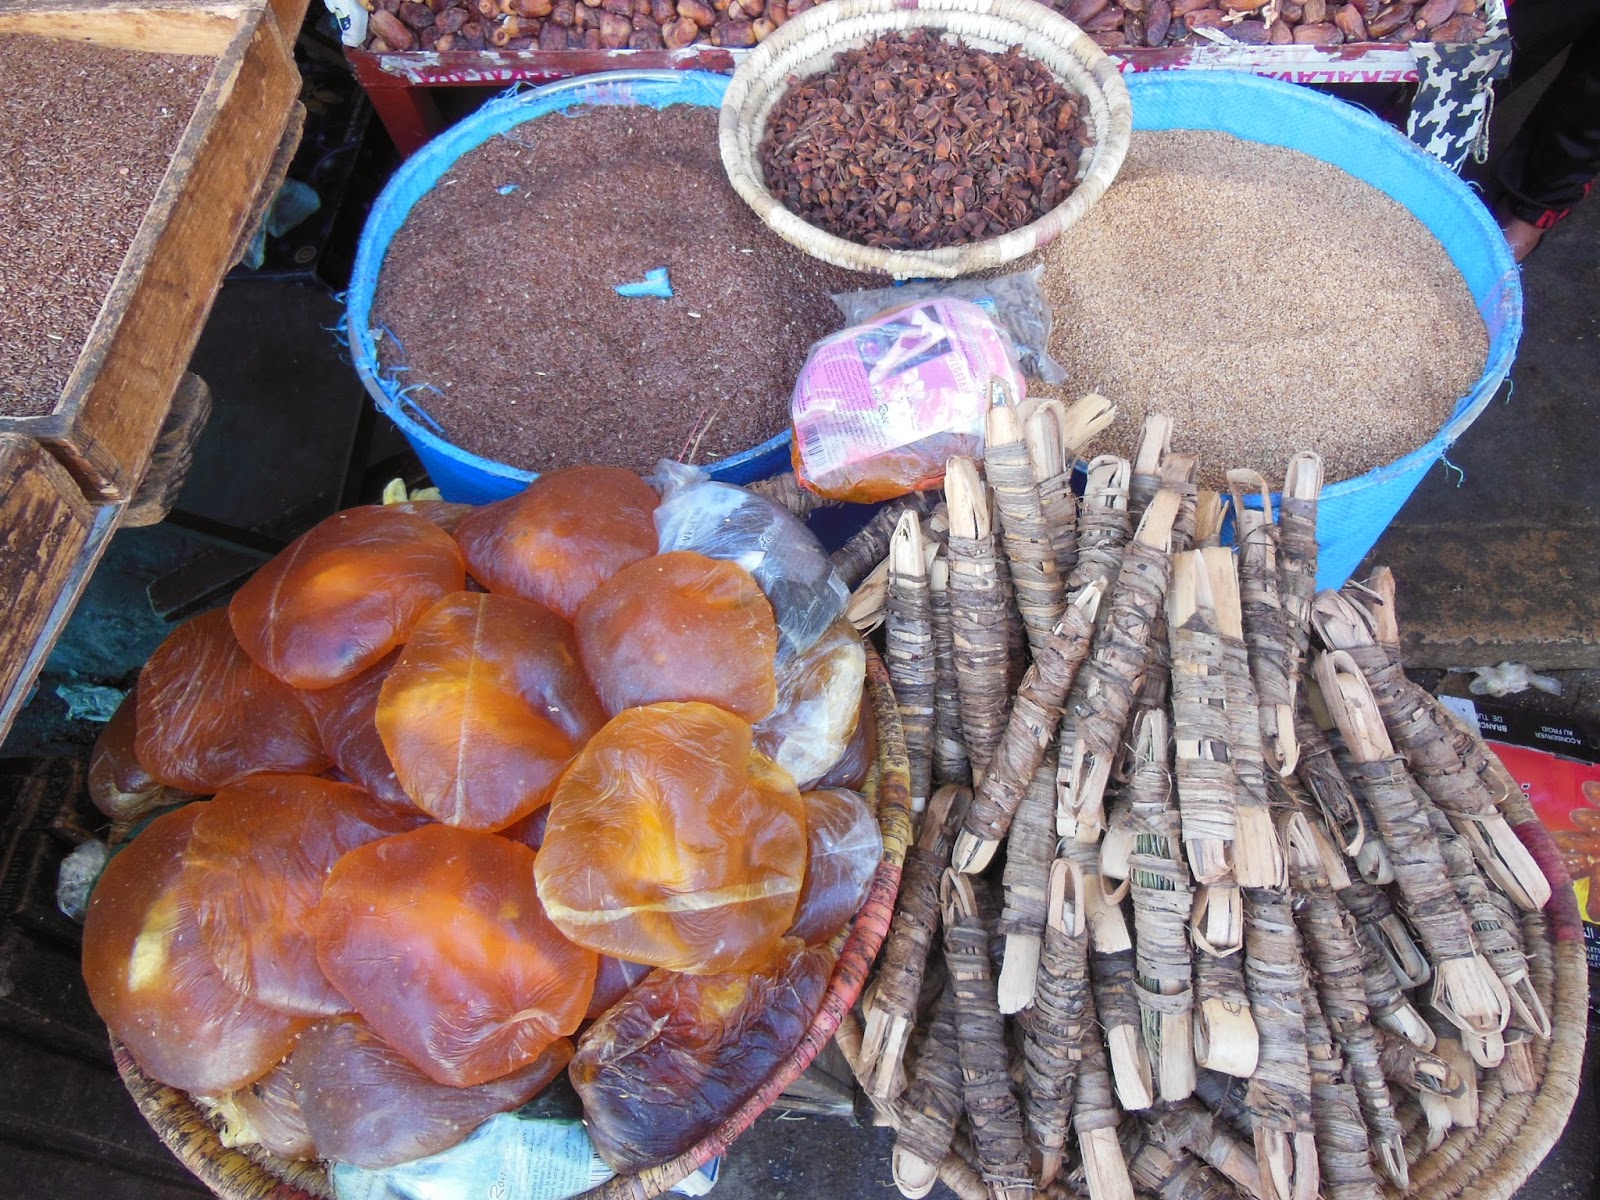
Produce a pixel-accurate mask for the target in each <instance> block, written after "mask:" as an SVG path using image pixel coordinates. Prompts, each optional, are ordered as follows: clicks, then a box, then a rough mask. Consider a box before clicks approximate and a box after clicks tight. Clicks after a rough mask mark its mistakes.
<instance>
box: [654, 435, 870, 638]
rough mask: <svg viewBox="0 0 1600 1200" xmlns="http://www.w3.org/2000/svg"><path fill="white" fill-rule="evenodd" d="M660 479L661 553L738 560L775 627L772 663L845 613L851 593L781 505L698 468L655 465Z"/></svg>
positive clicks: (802, 525)
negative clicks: (768, 607)
mask: <svg viewBox="0 0 1600 1200" xmlns="http://www.w3.org/2000/svg"><path fill="white" fill-rule="evenodd" d="M656 474H657V476H658V477H659V478H660V479H661V480H663V481H664V482H665V491H664V493H663V496H662V500H661V507H660V508H658V509H656V531H657V533H658V534H659V535H660V539H661V540H660V547H661V552H662V553H663V554H667V553H670V552H672V551H674V550H693V551H694V552H695V553H696V554H703V555H705V556H706V557H707V558H719V559H725V560H727V561H729V562H735V563H738V564H739V565H740V566H741V567H743V568H744V569H745V570H746V571H749V572H750V576H751V578H753V579H754V580H755V581H756V586H757V587H759V588H760V589H761V591H762V593H763V594H764V595H765V596H766V598H767V600H768V602H770V603H771V605H772V611H773V615H774V616H775V617H776V618H777V622H778V659H779V661H780V662H781V661H783V660H784V659H786V658H790V657H792V656H793V655H795V654H799V653H801V652H803V651H805V650H806V649H808V648H809V647H810V646H811V645H813V644H814V643H815V642H816V640H817V639H818V638H820V637H821V636H822V635H823V633H824V632H826V630H827V628H828V626H830V625H832V624H833V623H834V622H835V621H837V620H838V619H839V618H840V617H842V616H844V608H845V604H846V603H848V601H849V599H850V589H849V588H847V587H846V586H845V584H844V580H842V579H840V578H839V573H838V572H837V571H835V570H834V569H833V560H832V559H830V558H829V557H828V552H827V551H826V550H824V549H823V548H822V543H821V542H819V541H818V540H817V535H816V534H814V533H812V532H811V530H810V529H809V528H807V526H806V524H805V522H804V521H801V520H800V519H799V518H798V517H796V516H795V515H794V514H793V513H791V512H790V511H789V510H788V509H786V508H784V507H783V506H782V505H781V504H775V503H774V502H773V501H771V500H768V499H767V498H766V497H765V496H757V495H755V494H754V493H753V492H747V491H745V490H744V489H743V488H739V487H734V486H733V485H732V484H727V483H716V482H713V481H712V480H711V479H709V478H708V477H707V476H706V474H705V473H704V472H703V471H700V470H697V469H696V468H694V467H687V466H684V465H683V464H682V463H674V462H662V463H661V465H660V466H659V467H657V469H656Z"/></svg>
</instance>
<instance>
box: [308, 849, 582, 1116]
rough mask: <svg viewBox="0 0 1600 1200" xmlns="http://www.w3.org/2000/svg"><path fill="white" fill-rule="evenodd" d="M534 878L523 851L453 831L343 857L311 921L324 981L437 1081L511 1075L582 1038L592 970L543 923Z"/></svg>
mask: <svg viewBox="0 0 1600 1200" xmlns="http://www.w3.org/2000/svg"><path fill="white" fill-rule="evenodd" d="M533 876H534V852H533V851H532V850H529V849H528V848H527V847H526V846H522V845H519V844H518V843H516V842H513V841H510V840H508V839H506V838H502V837H498V836H496V835H494V834H488V833H474V832H471V831H469V830H465V829H456V828H454V827H452V826H449V825H428V826H425V827H424V828H422V829H418V830H416V831H414V832H412V833H403V834H400V835H399V836H397V837H391V838H385V839H384V840H383V841H380V842H372V843H370V844H368V845H366V846H362V847H360V848H358V849H356V850H352V851H351V852H350V853H349V854H347V855H345V856H344V857H343V858H342V859H340V860H339V862H338V863H337V864H336V865H335V866H334V868H333V872H332V873H331V874H330V875H329V876H328V882H327V885H326V886H325V887H324V888H323V893H322V905H321V907H320V908H319V910H318V913H317V918H316V930H317V958H318V961H319V962H320V963H321V964H322V969H323V973H324V974H326V975H327V977H328V978H329V980H331V981H332V982H333V984H334V986H335V987H337V988H338V989H339V991H340V992H342V993H343V994H344V995H345V996H346V997H347V998H348V999H349V1000H350V1001H351V1003H352V1004H354V1005H355V1008H356V1010H357V1011H358V1012H359V1013H360V1014H361V1016H362V1017H363V1018H364V1019H365V1020H366V1022H367V1023H368V1024H369V1025H371V1026H372V1028H373V1029H374V1030H375V1031H376V1032H377V1033H378V1034H379V1035H381V1036H382V1037H383V1039H384V1040H385V1041H387V1042H388V1043H389V1044H390V1045H391V1046H393V1047H394V1048H395V1049H396V1050H398V1051H399V1052H400V1053H401V1054H403V1055H405V1057H406V1058H407V1059H409V1060H410V1061H411V1062H412V1063H413V1064H414V1065H415V1066H416V1067H417V1068H418V1069H420V1070H421V1071H422V1072H423V1073H424V1074H426V1075H427V1076H428V1077H429V1078H431V1079H434V1080H437V1081H438V1082H439V1083H443V1084H449V1085H451V1086H453V1087H468V1086H471V1085H473V1084H478V1083H483V1082H485V1081H487V1080H490V1079H498V1078H499V1077H500V1076H502V1075H506V1074H509V1073H510V1072H512V1071H517V1070H520V1069H521V1068H523V1067H525V1066H527V1065H528V1064H529V1063H531V1062H533V1061H534V1060H535V1059H536V1058H538V1057H539V1055H540V1054H542V1053H543V1052H544V1050H545V1048H546V1047H548V1046H549V1044H550V1043H551V1042H552V1041H554V1040H555V1039H556V1038H558V1037H563V1036H565V1035H567V1034H569V1033H571V1032H572V1031H573V1030H575V1029H576V1028H577V1027H578V1024H579V1022H580V1021H582V1019H583V1014H584V1010H585V1009H586V1008H587V1007H588V1004H589V997H590V995H591V994H592V992H593V991H594V980H595V971H596V966H597V964H596V957H595V955H594V954H593V953H592V952H590V951H588V950H585V949H582V948H581V947H578V946H575V945H573V944H572V943H571V942H569V941H567V939H566V938H564V937H562V936H561V934H560V933H559V932H558V931H557V930H556V928H555V926H554V925H552V924H551V923H550V920H549V918H547V917H546V916H545V912H544V908H543V906H542V905H541V904H540V903H539V897H538V895H537V894H536V893H535V891H534V886H533Z"/></svg>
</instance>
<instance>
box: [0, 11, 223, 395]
mask: <svg viewBox="0 0 1600 1200" xmlns="http://www.w3.org/2000/svg"><path fill="white" fill-rule="evenodd" d="M214 65H215V62H214V60H212V59H209V58H202V57H191V56H187V55H184V56H180V55H169V54H143V53H134V52H130V51H125V50H110V49H106V48H104V47H100V46H92V45H85V44H81V43H78V42H70V41H57V40H55V39H45V38H37V37H22V36H18V35H0V78H4V79H5V80H6V86H5V92H4V95H3V96H0V312H3V313H4V314H5V320H4V332H3V333H0V414H5V415H8V416H19V417H23V416H42V415H44V414H46V413H49V412H52V411H53V410H54V409H55V407H56V405H57V403H59V401H60V399H61V392H62V390H63V388H65V386H66V383H67V377H68V376H69V375H70V374H71V372H72V367H73V364H74V363H75V362H76V361H77V359H78V355H79V353H80V352H81V351H82V350H83V347H84V344H85V342H87V341H88V338H89V330H90V327H91V326H92V325H93V324H94V321H95V318H96V317H97V316H98V315H99V313H100V307H101V305H102V304H103V303H104V301H105V299H106V294H107V293H108V292H109V291H110V290H111V282H112V280H113V279H114V278H115V277H116V273H117V269H118V268H119V267H120V266H121V265H122V259H123V256H124V255H126V254H127V252H128V247H129V246H130V245H132V243H133V237H134V234H135V233H136V232H138V228H139V222H140V221H141V220H142V219H143V218H144V214H145V210H146V209H147V208H149V206H150V202H151V200H152V199H154V197H155V193H156V188H157V187H158V186H159V185H160V183H161V177H162V175H163V174H164V173H165V172H166V169H167V162H168V160H169V159H170V158H171V157H172V153H173V151H174V150H175V149H177V146H178V142H179V140H180V139H181V138H182V136H183V130H184V127H185V126H186V125H187V124H188V121H189V117H190V115H191V114H192V113H193V111H194V106H195V102H196V101H197V100H198V99H199V97H200V93H201V91H202V90H203V89H204V88H205V84H206V80H207V79H208V78H209V77H210V74H211V69H212V67H213V66H214Z"/></svg>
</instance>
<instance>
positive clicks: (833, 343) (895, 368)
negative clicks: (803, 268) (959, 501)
mask: <svg viewBox="0 0 1600 1200" xmlns="http://www.w3.org/2000/svg"><path fill="white" fill-rule="evenodd" d="M996 378H998V379H1000V380H1002V381H1003V382H1004V383H1005V384H1006V385H1007V386H1008V389H1009V391H1010V394H1011V395H1012V396H1014V397H1016V400H1017V402H1020V401H1021V400H1022V399H1023V397H1024V396H1025V394H1026V385H1025V384H1024V382H1023V377H1022V372H1021V371H1020V370H1019V369H1018V366H1017V359H1016V355H1015V353H1014V351H1013V350H1012V347H1011V343H1010V339H1009V338H1008V337H1007V336H1006V334H1005V332H1004V331H1003V330H1002V329H1001V328H1000V327H999V326H998V325H996V324H995V323H994V321H993V320H991V319H990V318H989V316H988V314H987V313H985V312H984V311H983V310H982V309H981V308H979V307H978V306H977V305H976V304H971V303H968V302H967V301H965V300H948V299H934V300H920V301H917V302H914V303H911V304H906V305H902V306H901V307H899V308H893V309H888V310H886V311H884V312H881V313H879V314H878V315H877V316H875V317H873V318H872V319H871V320H869V321H866V322H864V323H862V324H860V325H852V326H851V327H850V328H848V329H844V330H841V331H840V332H838V333H836V334H834V335H832V336H831V337H827V338H824V339H823V340H822V341H820V342H818V343H817V344H816V345H815V346H813V347H812V348H811V353H810V354H809V355H808V356H807V357H806V361H805V365H804V366H802V367H801V368H800V377H799V378H798V379H797V380H796V381H795V387H794V399H793V402H792V403H791V406H790V414H791V416H792V418H793V421H794V449H793V458H794V469H795V474H796V476H797V477H798V478H799V479H800V481H801V482H802V483H804V484H805V485H806V486H807V487H809V488H810V489H812V490H813V491H816V492H820V493H822V494H823V495H825V496H832V497H834V498H836V499H839V500H851V501H856V502H860V503H871V502H874V501H878V500H888V499H890V498H892V497H894V496H903V495H905V493H907V492H912V491H921V490H925V489H928V488H934V487H938V486H939V485H940V484H941V483H943V482H944V465H945V462H946V460H947V459H949V458H951V457H953V456H956V455H969V456H978V455H981V454H982V452H983V434H984V423H985V420H986V417H987V414H988V408H989V381H990V380H991V379H996Z"/></svg>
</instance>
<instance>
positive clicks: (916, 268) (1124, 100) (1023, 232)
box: [718, 0, 1133, 279]
mask: <svg viewBox="0 0 1600 1200" xmlns="http://www.w3.org/2000/svg"><path fill="white" fill-rule="evenodd" d="M909 27H918V28H930V29H938V30H947V29H948V30H952V31H954V32H955V33H957V34H958V35H966V36H972V37H977V38H980V39H982V40H989V41H995V42H999V43H1002V44H1013V45H1014V44H1018V43H1021V42H1023V41H1024V40H1025V39H1027V38H1030V37H1031V38H1038V39H1042V40H1043V41H1045V42H1047V43H1049V44H1050V45H1052V46H1054V47H1055V48H1056V49H1057V50H1058V51H1059V53H1060V54H1061V56H1062V57H1063V58H1065V59H1067V60H1068V61H1072V62H1074V63H1075V64H1076V67H1077V68H1081V72H1082V73H1081V76H1080V77H1077V78H1070V79H1069V78H1065V77H1064V76H1063V72H1062V71H1061V70H1058V69H1057V68H1056V67H1055V66H1054V65H1052V64H1051V63H1048V62H1041V65H1042V66H1044V67H1045V68H1046V69H1047V70H1049V71H1050V73H1051V74H1052V75H1054V76H1055V77H1056V78H1057V79H1059V80H1061V82H1063V83H1065V84H1067V85H1068V86H1069V87H1071V88H1072V90H1073V91H1075V92H1077V93H1079V94H1081V95H1082V96H1083V97H1084V98H1085V99H1086V100H1088V102H1089V106H1090V116H1091V118H1093V119H1095V120H1096V124H1099V125H1100V126H1101V128H1100V129H1099V130H1098V136H1097V138H1096V141H1095V143H1094V145H1093V146H1092V147H1091V148H1090V151H1089V156H1088V168H1087V170H1086V171H1085V172H1083V173H1082V174H1081V177H1080V179H1079V180H1078V184H1077V186H1076V187H1075V188H1073V190H1072V192H1071V193H1070V194H1069V195H1068V196H1067V197H1066V199H1065V200H1063V201H1062V202H1061V203H1060V204H1058V205H1056V206H1055V207H1054V208H1052V209H1051V210H1050V211H1049V212H1046V213H1045V214H1044V215H1042V216H1040V217H1039V218H1038V219H1036V220H1034V221H1033V222H1031V223H1029V224H1027V225H1024V226H1022V227H1020V228H1018V229H1013V230H1011V231H1010V232H1008V233H1004V234H1001V235H999V236H997V237H992V238H985V239H983V240H981V241H977V242H970V243H968V244H966V245H963V246H946V247H943V248H941V249H937V250H888V249H883V248H879V247H871V246H863V245H861V244H859V243H857V242H852V241H849V240H848V239H846V238H842V237H838V236H837V235H835V234H831V233H827V232H824V231H823V230H822V229H819V228H818V227H817V226H815V225H812V224H810V223H809V222H807V221H805V220H803V219H802V218H801V217H799V216H798V215H797V214H795V213H794V212H792V211H790V210H789V209H788V208H786V207H784V206H783V204H781V203H780V202H779V200H778V199H777V197H775V196H774V195H773V194H772V193H771V192H770V191H768V190H767V188H766V186H765V184H764V183H763V182H762V178H761V168H760V163H759V160H758V148H759V146H760V143H761V140H762V136H763V134H764V131H765V130H764V127H765V124H766V117H767V113H768V112H769V111H770V108H771V106H772V104H773V103H774V102H776V100H777V99H779V98H781V96H782V95H783V93H784V91H785V90H786V89H787V87H788V75H789V72H788V71H787V69H786V68H785V67H784V62H785V61H787V58H788V57H789V56H793V55H795V54H797V53H800V52H801V51H804V52H806V53H808V54H821V53H830V54H831V53H836V52H838V51H840V50H844V49H847V48H850V47H853V46H859V45H864V44H866V43H867V42H868V41H870V40H871V39H872V38H874V37H876V36H878V35H879V34H881V33H884V32H888V31H890V30H893V29H901V28H909ZM1024 52H1025V53H1026V52H1027V49H1026V47H1024ZM1030 56H1031V57H1034V58H1035V60H1036V61H1039V60H1038V56H1037V54H1033V55H1030ZM1074 74H1077V72H1076V70H1075V71H1074ZM1132 132H1133V106H1132V101H1131V100H1130V98H1129V95H1128V88H1127V85H1126V84H1125V83H1124V82H1123V80H1122V76H1121V74H1120V73H1119V72H1118V69H1117V67H1116V64H1115V63H1113V62H1112V60H1111V59H1110V58H1109V57H1108V56H1107V55H1106V53H1105V52H1104V51H1103V50H1101V49H1100V47H1099V46H1098V45H1096V44H1095V42H1094V40H1093V39H1092V38H1090V37H1089V35H1088V34H1086V33H1084V32H1083V30H1081V29H1079V28H1078V26H1076V25H1074V24H1073V23H1072V22H1070V21H1068V20H1067V19H1066V18H1065V17H1063V16H1061V15H1060V14H1059V13H1056V12H1055V11H1053V10H1052V9H1050V8H1049V7H1047V6H1046V5H1044V4H1040V3H1038V2H1037V0H829V3H827V4H821V5H817V6H815V7H813V8H811V9H808V10H807V11H806V12H804V13H802V14H801V15H800V16H798V17H795V18H793V19H791V20H789V21H787V22H785V23H784V24H783V25H782V26H780V27H779V28H778V29H777V30H776V31H775V32H774V33H772V34H771V35H769V36H768V37H767V38H766V39H765V40H764V41H762V42H761V43H760V44H759V45H758V46H757V47H756V48H755V49H754V50H752V51H751V52H750V53H749V54H748V55H747V56H746V57H745V59H744V61H742V62H741V63H739V65H738V66H737V68H735V70H734V73H733V79H732V81H731V82H730V83H729V85H728V90H727V93H726V95H724V97H723V101H722V111H721V114H720V117H719V120H718V144H719V149H720V151H721V155H722V165H723V169H724V171H725V172H726V173H727V175H728V181H729V182H730V183H731V184H732V185H733V187H734V190H735V191H737V192H738V193H739V195H740V197H741V198H743V199H744V201H745V203H747V204H749V205H750V207H751V208H752V209H753V210H754V211H755V213H756V215H757V216H758V217H760V218H761V220H762V221H763V222H764V223H765V224H766V225H767V226H768V227H769V228H770V229H771V230H772V231H773V232H774V233H776V234H777V235H778V236H779V237H781V238H783V239H784V240H785V241H787V242H789V243H790V244H791V245H794V246H796V247H798V248H799V249H801V250H804V251H805V252H806V253H808V254H810V255H812V256H813V257H816V258H820V259H822V260H823V261H825V262H829V263H832V264H834V265H835V266H841V267H847V268H850V269H853V270H860V271H876V272H880V273H884V274H888V275H892V276H894V277H896V278H935V279H947V278H954V277H957V276H960V275H968V274H971V273H973V272H975V271H979V270H984V269H987V268H991V267H998V266H1001V265H1003V264H1005V263H1008V262H1012V261H1014V260H1015V259H1018V258H1021V257H1022V256H1023V255H1025V254H1029V253H1031V252H1033V251H1034V250H1038V249H1040V248H1041V247H1043V246H1046V245H1048V244H1049V243H1050V242H1051V241H1053V240H1054V239H1055V238H1056V237H1057V236H1059V235H1060V234H1061V233H1062V232H1063V231H1065V230H1066V229H1068V228H1070V227H1071V226H1072V225H1073V224H1075V223H1076V222H1077V221H1078V220H1080V219H1081V218H1082V217H1083V216H1084V215H1085V214H1086V213H1087V212H1088V211H1089V210H1090V209H1091V208H1093V207H1094V205H1095V204H1096V203H1098V202H1099V200H1100V198H1101V197H1102V196H1103V195H1104V194H1105V192H1106V189H1107V188H1109V187H1110V186H1111V183H1112V181H1113V180H1114V179H1115V178H1116V175H1117V172H1118V171H1119V170H1121V168H1122V163H1123V160H1124V158H1125V157H1126V155H1127V152H1128V146H1129V142H1130V139H1131V137H1132Z"/></svg>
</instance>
